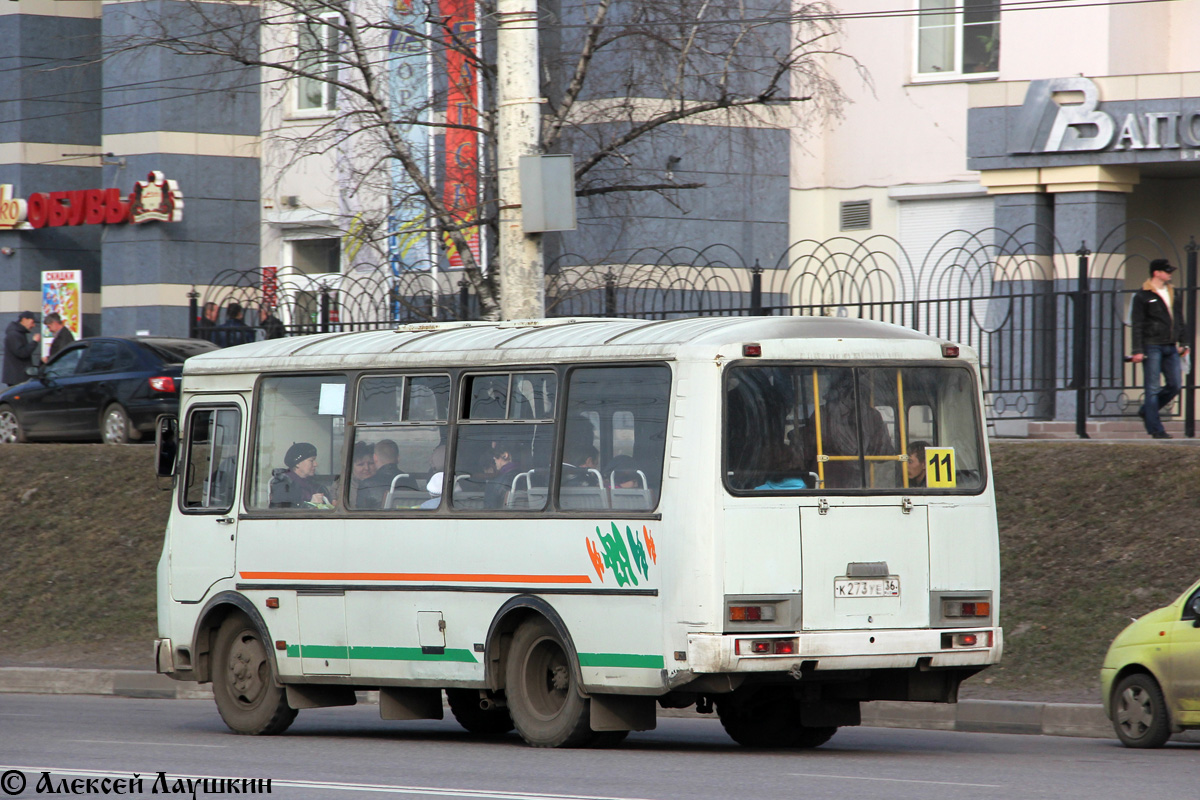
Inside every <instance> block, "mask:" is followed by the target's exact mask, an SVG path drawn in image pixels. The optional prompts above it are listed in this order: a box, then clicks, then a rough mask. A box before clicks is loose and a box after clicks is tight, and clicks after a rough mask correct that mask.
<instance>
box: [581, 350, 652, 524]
mask: <svg viewBox="0 0 1200 800" xmlns="http://www.w3.org/2000/svg"><path fill="white" fill-rule="evenodd" d="M670 390H671V371H670V370H669V369H668V368H666V367H661V366H645V367H643V366H638V367H633V366H630V367H582V368H579V369H575V370H572V371H571V373H570V379H569V383H568V388H567V407H566V414H565V418H566V421H567V430H566V433H565V436H564V437H563V439H564V442H563V446H564V451H563V453H562V454H561V456H560V458H561V461H562V463H563V464H564V467H563V470H562V480H561V485H560V487H559V489H558V505H559V508H561V509H563V510H586V509H595V508H614V509H625V510H631V511H652V510H653V509H654V508H655V506H657V505H658V493H659V490H660V488H661V486H662V471H663V456H664V452H665V448H666V441H667V408H668V406H669V404H670V399H671V397H670ZM588 459H591V461H590V462H589V461H588ZM566 465H570V466H571V469H570V470H568V468H567V466H566Z"/></svg>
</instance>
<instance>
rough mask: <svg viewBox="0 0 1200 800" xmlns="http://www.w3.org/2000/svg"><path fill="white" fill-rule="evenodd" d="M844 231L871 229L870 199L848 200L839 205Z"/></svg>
mask: <svg viewBox="0 0 1200 800" xmlns="http://www.w3.org/2000/svg"><path fill="white" fill-rule="evenodd" d="M839 218H840V223H841V229H842V230H844V231H868V230H870V229H871V201H870V200H848V201H846V202H844V203H842V205H841V212H840V214H839Z"/></svg>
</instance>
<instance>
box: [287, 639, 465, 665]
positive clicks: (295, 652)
mask: <svg viewBox="0 0 1200 800" xmlns="http://www.w3.org/2000/svg"><path fill="white" fill-rule="evenodd" d="M287 654H288V657H289V658H347V659H357V660H359V661H461V662H465V663H467V664H475V663H478V662H477V660H476V658H475V656H474V655H473V654H472V653H471V651H470V650H462V649H454V648H450V649H448V650H446V651H445V652H444V653H437V654H435V653H423V652H421V648H419V647H339V646H337V645H326V644H305V645H299V644H289V645H288V648H287Z"/></svg>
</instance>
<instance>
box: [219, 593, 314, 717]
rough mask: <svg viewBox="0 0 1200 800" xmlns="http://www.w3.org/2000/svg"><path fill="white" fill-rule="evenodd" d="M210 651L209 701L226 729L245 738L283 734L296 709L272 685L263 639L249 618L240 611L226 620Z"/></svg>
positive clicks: (272, 678)
mask: <svg viewBox="0 0 1200 800" xmlns="http://www.w3.org/2000/svg"><path fill="white" fill-rule="evenodd" d="M213 650H214V660H213V670H212V683H213V698H214V699H215V700H216V701H217V711H218V712H219V713H220V714H221V719H223V720H224V721H225V724H226V725H228V726H229V729H230V730H232V731H233V732H234V733H239V734H246V735H249V736H263V735H265V736H270V735H274V734H277V733H283V732H284V731H285V730H287V728H288V726H289V725H291V724H292V720H294V719H295V718H296V709H294V708H292V707H291V706H289V705H288V703H287V695H286V693H285V692H284V690H283V688H282V687H280V686H276V685H275V675H274V673H273V671H272V669H271V659H270V656H269V655H268V654H267V648H266V645H265V644H264V639H263V636H262V634H261V633H260V632H259V630H258V628H257V627H256V626H255V625H254V623H253V622H251V621H250V618H249V617H247V616H246V615H245V614H243V613H242V612H240V611H235V612H233V613H232V614H230V615H229V616H228V617H226V619H225V621H224V622H222V623H221V627H220V628H219V629H218V630H217V641H216V646H215V647H214V648H213Z"/></svg>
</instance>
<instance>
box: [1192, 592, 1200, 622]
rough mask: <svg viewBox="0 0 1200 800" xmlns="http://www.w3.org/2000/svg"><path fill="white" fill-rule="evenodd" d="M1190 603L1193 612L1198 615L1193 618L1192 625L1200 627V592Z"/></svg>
mask: <svg viewBox="0 0 1200 800" xmlns="http://www.w3.org/2000/svg"><path fill="white" fill-rule="evenodd" d="M1189 605H1190V607H1191V611H1192V613H1193V614H1195V615H1196V618H1195V619H1193V620H1192V627H1193V628H1200V594H1198V595H1196V596H1195V597H1193V598H1192V602H1191V603H1189Z"/></svg>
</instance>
